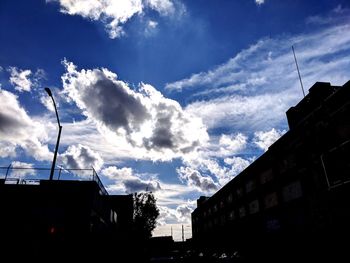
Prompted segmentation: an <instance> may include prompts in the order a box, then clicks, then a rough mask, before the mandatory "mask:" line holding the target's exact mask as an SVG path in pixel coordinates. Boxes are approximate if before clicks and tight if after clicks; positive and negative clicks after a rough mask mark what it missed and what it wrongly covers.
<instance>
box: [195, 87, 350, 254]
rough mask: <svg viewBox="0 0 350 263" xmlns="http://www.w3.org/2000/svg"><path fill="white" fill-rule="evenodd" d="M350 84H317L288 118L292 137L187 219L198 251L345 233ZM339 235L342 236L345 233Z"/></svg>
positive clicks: (349, 206) (349, 162)
mask: <svg viewBox="0 0 350 263" xmlns="http://www.w3.org/2000/svg"><path fill="white" fill-rule="evenodd" d="M349 104H350V82H348V83H346V84H345V85H344V86H343V87H334V86H331V85H330V84H329V83H316V84H315V85H314V86H313V87H311V88H310V92H309V94H308V95H307V96H306V97H305V98H304V99H303V100H302V101H301V102H300V103H299V104H298V105H296V106H295V107H292V108H291V109H290V110H289V111H288V112H287V116H288V120H289V124H290V130H289V131H288V132H287V133H286V134H285V135H284V136H282V137H281V138H280V139H279V140H278V141H277V142H275V143H274V144H273V145H272V146H271V147H270V148H269V150H268V151H267V152H266V153H265V154H263V155H262V156H261V157H260V158H258V159H257V160H256V161H255V162H254V163H252V164H251V165H250V166H249V167H248V168H247V169H246V170H244V171H243V172H242V173H241V174H239V175H238V176H236V177H235V178H234V179H233V180H232V181H230V182H229V183H228V184H227V185H225V186H224V187H223V188H222V189H220V190H219V191H218V192H217V193H215V194H214V195H213V196H212V197H210V198H209V199H207V200H204V201H203V198H202V201H201V202H199V203H198V207H197V208H196V209H195V211H194V212H193V213H192V230H193V240H194V241H195V242H196V244H197V245H198V246H201V247H218V248H223V247H231V248H233V247H236V246H244V244H249V245H254V244H255V245H257V246H263V243H264V242H265V241H266V240H269V238H274V237H279V238H277V239H279V240H280V237H284V238H292V237H295V236H299V239H301V236H313V237H316V236H319V235H323V234H324V233H327V234H329V233H336V232H337V231H338V232H344V231H345V230H346V231H348V230H349V223H347V222H346V221H347V219H350V216H349V214H350V203H349V201H348V200H350V199H349V198H350V189H348V188H349V184H347V182H348V181H349V180H350V166H349V165H350V143H349V140H350V117H349V116H350V106H349ZM346 231H345V232H346Z"/></svg>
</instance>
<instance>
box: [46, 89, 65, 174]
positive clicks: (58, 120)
mask: <svg viewBox="0 0 350 263" xmlns="http://www.w3.org/2000/svg"><path fill="white" fill-rule="evenodd" d="M45 91H46V92H47V94H48V95H49V96H50V97H51V99H52V102H53V106H54V107H55V112H56V118H57V123H58V136H57V142H56V148H55V153H54V155H53V161H52V166H51V172H50V180H52V179H53V174H54V171H55V164H56V158H57V151H58V145H59V144H60V138H61V131H62V126H61V123H60V119H59V118H58V112H57V108H56V103H55V100H54V99H53V96H52V93H51V90H50V89H49V88H45Z"/></svg>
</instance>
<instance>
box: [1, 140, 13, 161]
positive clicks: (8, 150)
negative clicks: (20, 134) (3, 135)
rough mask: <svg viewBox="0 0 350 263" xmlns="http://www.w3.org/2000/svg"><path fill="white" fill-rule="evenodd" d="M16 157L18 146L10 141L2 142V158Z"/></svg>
mask: <svg viewBox="0 0 350 263" xmlns="http://www.w3.org/2000/svg"><path fill="white" fill-rule="evenodd" d="M15 156H16V145H15V144H13V143H11V142H9V141H1V140H0V157H1V158H6V157H15Z"/></svg>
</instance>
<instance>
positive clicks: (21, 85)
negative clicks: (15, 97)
mask: <svg viewBox="0 0 350 263" xmlns="http://www.w3.org/2000/svg"><path fill="white" fill-rule="evenodd" d="M7 70H8V72H9V73H10V83H11V84H12V85H13V86H14V87H15V90H18V91H19V92H23V91H27V92H30V91H32V89H33V88H37V87H39V86H40V81H41V80H42V79H45V78H46V73H45V71H44V70H43V69H37V71H36V72H35V73H34V74H33V73H32V71H31V70H30V69H25V70H22V69H18V68H17V67H9V68H8V69H7Z"/></svg>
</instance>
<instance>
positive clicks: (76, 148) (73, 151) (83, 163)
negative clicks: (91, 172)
mask: <svg viewBox="0 0 350 263" xmlns="http://www.w3.org/2000/svg"><path fill="white" fill-rule="evenodd" d="M60 161H61V162H62V163H63V166H64V168H67V169H90V168H92V167H93V168H94V169H95V170H96V171H99V170H100V168H101V167H102V165H103V160H102V158H101V157H100V155H99V154H98V153H96V152H94V151H93V150H91V149H90V148H89V147H87V146H84V145H81V144H78V145H71V146H69V147H68V149H67V150H66V151H65V152H64V153H62V154H61V155H60Z"/></svg>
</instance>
